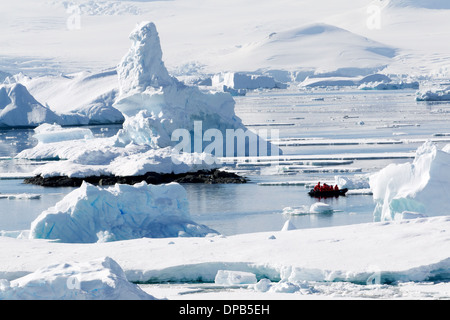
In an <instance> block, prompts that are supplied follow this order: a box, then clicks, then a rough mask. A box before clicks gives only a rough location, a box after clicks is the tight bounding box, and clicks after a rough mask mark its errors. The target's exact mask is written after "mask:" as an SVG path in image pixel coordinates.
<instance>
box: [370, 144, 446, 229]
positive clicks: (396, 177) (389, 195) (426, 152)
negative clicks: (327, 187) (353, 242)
mask: <svg viewBox="0 0 450 320" xmlns="http://www.w3.org/2000/svg"><path fill="white" fill-rule="evenodd" d="M369 181H370V187H371V189H372V191H373V198H374V200H375V201H376V208H375V211H374V220H375V221H385V220H397V219H405V218H412V217H423V216H439V215H448V214H449V213H450V209H448V208H450V198H449V197H448V189H447V188H448V182H449V181H450V145H447V146H446V147H444V148H443V149H442V150H439V149H438V148H437V146H436V145H434V144H432V143H431V142H427V143H425V144H424V145H422V146H421V147H420V148H418V149H417V151H416V157H415V159H414V161H413V162H412V163H404V164H391V165H389V166H387V167H386V168H384V169H382V170H381V171H379V172H377V173H375V174H373V175H371V176H370V178H369Z"/></svg>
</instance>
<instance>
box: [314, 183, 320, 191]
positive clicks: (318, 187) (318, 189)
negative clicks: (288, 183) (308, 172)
mask: <svg viewBox="0 0 450 320" xmlns="http://www.w3.org/2000/svg"><path fill="white" fill-rule="evenodd" d="M320 188H321V186H320V182H319V183H318V184H317V185H316V186H315V187H314V191H316V192H317V191H320Z"/></svg>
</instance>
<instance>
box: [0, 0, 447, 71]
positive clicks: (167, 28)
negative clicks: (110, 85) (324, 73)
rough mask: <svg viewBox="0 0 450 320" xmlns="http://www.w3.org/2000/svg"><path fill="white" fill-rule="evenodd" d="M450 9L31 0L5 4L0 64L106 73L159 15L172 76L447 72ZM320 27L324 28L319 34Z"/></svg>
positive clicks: (354, 1) (361, 2)
mask: <svg viewBox="0 0 450 320" xmlns="http://www.w3.org/2000/svg"><path fill="white" fill-rule="evenodd" d="M199 8H201V10H199ZM424 9H427V10H424ZM447 9H450V5H449V3H448V1H445V0H430V1H428V0H391V1H388V0H349V1H345V2H344V1H331V0H317V1H299V0H284V1H269V0H261V1H256V0H246V1H238V0H227V1H225V0H215V1H208V2H205V1H201V0H183V1H181V0H174V1H81V0H79V1H75V0H74V1H63V0H53V1H44V0H42V1H31V0H22V1H20V2H8V3H4V4H2V11H1V12H0V19H1V21H2V23H3V31H4V32H2V34H1V35H0V46H1V47H2V59H1V60H0V70H1V71H4V72H9V73H12V74H15V73H17V72H19V71H23V72H24V73H26V74H29V75H36V74H38V75H42V74H44V73H48V72H51V73H53V74H57V73H59V72H64V73H66V74H67V73H73V72H80V71H92V72H94V73H98V72H100V71H102V70H104V69H107V68H112V67H114V66H116V64H117V62H118V61H120V59H121V57H122V53H123V52H125V51H126V50H127V48H128V41H127V36H128V32H129V30H131V29H132V28H133V27H134V25H135V24H136V23H138V22H140V21H149V20H150V21H153V22H154V23H155V24H156V25H157V26H158V31H159V32H160V34H161V38H162V47H163V51H164V57H163V59H164V61H165V64H166V66H167V68H168V69H169V71H170V72H178V73H187V72H203V73H210V74H211V73H219V72H222V71H255V70H268V69H271V68H273V67H275V66H276V67H283V68H289V69H293V68H294V67H295V68H296V69H298V68H299V66H300V67H302V68H306V67H308V68H311V67H313V68H314V69H317V70H322V69H326V70H330V68H331V69H332V68H333V67H335V68H341V67H342V65H348V63H349V62H353V64H356V65H358V64H361V65H362V64H364V63H368V64H369V65H383V64H386V63H387V64H388V65H389V66H388V68H387V69H386V72H389V73H394V74H398V73H402V74H414V75H416V76H423V75H426V76H429V75H431V76H437V75H438V76H444V77H446V76H448V75H449V71H448V66H447V65H446V64H445V63H444V60H446V59H448V57H449V53H448V49H447V48H448V47H447V39H448V37H449V33H450V31H449V30H450V28H449V27H448V24H449V21H450V19H449V15H450V11H449V10H447ZM324 25H326V26H327V27H326V28H325V27H323V26H324ZM314 26H315V27H314ZM318 26H322V28H323V32H320V33H317V32H312V30H316V31H317V30H318V28H319V27H318ZM311 28H312V29H311ZM301 30H303V31H306V30H308V31H309V32H310V33H309V34H305V33H304V32H303V34H302V31H301ZM299 31H300V34H299V33H298V32H299ZM270 35H272V36H271V37H269V36H270ZM364 38H367V39H366V40H364ZM369 39H370V40H369ZM372 40H373V42H372ZM375 43H377V44H376V45H375V47H377V48H385V49H386V48H390V49H392V48H396V49H397V51H396V55H395V57H394V56H393V55H392V52H391V51H385V49H383V51H382V52H380V51H378V50H377V51H375V52H373V51H372V52H370V51H367V50H366V49H367V48H373V45H374V44H375ZM380 53H381V54H380ZM386 53H388V54H387V56H386ZM272 58H273V60H272ZM282 58H283V59H285V60H284V61H283V63H281V60H282ZM246 62H250V64H247V63H246ZM193 69H195V70H193ZM234 69H237V70H234ZM177 75H181V74H177Z"/></svg>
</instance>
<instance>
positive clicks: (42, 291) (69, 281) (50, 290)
mask: <svg viewBox="0 0 450 320" xmlns="http://www.w3.org/2000/svg"><path fill="white" fill-rule="evenodd" d="M0 300H156V298H155V297H153V296H151V295H149V294H148V293H146V292H145V291H143V290H142V289H141V288H139V286H138V285H136V284H133V283H131V282H129V281H128V280H127V278H126V275H125V272H124V271H123V270H122V268H121V267H120V266H119V264H117V262H116V261H114V260H113V259H111V258H109V257H104V258H100V259H96V260H91V261H88V262H71V263H69V262H66V263H59V264H54V265H50V266H46V267H42V268H40V269H38V270H36V271H35V272H32V273H30V274H28V275H26V276H24V277H21V278H17V279H15V280H13V281H11V282H9V281H8V280H5V279H2V280H0Z"/></svg>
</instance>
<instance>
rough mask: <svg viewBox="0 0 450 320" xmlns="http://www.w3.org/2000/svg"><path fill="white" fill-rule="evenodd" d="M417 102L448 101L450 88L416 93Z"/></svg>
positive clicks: (424, 90) (449, 99)
mask: <svg viewBox="0 0 450 320" xmlns="http://www.w3.org/2000/svg"><path fill="white" fill-rule="evenodd" d="M416 100H417V101H450V87H447V88H431V89H423V90H420V91H418V92H417V93H416Z"/></svg>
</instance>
